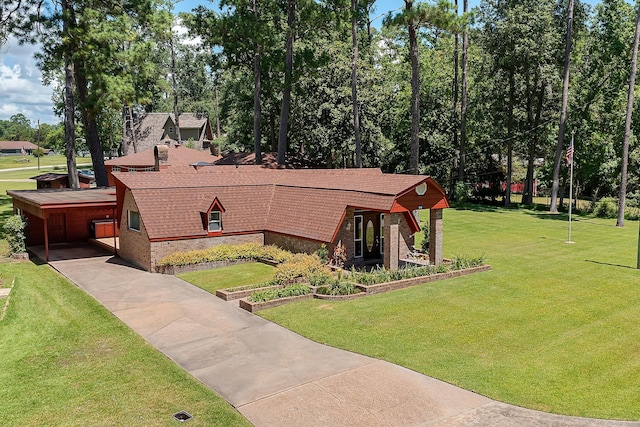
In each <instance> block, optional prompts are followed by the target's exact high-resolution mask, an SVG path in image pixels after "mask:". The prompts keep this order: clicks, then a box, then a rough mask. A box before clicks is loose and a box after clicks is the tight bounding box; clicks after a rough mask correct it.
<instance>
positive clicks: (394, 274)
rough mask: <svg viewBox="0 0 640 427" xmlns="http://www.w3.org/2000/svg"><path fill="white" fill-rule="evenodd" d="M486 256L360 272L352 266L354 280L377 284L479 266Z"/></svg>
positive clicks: (459, 257)
mask: <svg viewBox="0 0 640 427" xmlns="http://www.w3.org/2000/svg"><path fill="white" fill-rule="evenodd" d="M484 261H485V257H484V256H480V257H475V258H474V257H466V256H457V257H455V258H454V259H453V260H451V263H450V264H445V263H441V264H439V265H437V266H433V265H426V266H423V267H415V266H405V267H402V268H399V269H397V270H394V271H389V270H386V269H385V268H384V267H380V266H378V267H376V269H374V270H371V271H370V272H360V271H356V270H355V269H353V268H352V270H351V272H352V280H353V281H354V282H356V283H360V284H362V285H367V286H369V285H376V284H378V283H386V282H394V281H396V280H403V279H413V278H415V277H422V276H430V275H432V274H437V273H446V272H448V271H455V270H463V269H465V268H471V267H478V266H481V265H483V264H484Z"/></svg>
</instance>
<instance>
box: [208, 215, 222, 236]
mask: <svg viewBox="0 0 640 427" xmlns="http://www.w3.org/2000/svg"><path fill="white" fill-rule="evenodd" d="M209 231H212V232H215V231H222V214H221V213H220V211H211V212H209Z"/></svg>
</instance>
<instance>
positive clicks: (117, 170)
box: [111, 166, 120, 172]
mask: <svg viewBox="0 0 640 427" xmlns="http://www.w3.org/2000/svg"><path fill="white" fill-rule="evenodd" d="M111 172H120V166H114V167H112V168H111Z"/></svg>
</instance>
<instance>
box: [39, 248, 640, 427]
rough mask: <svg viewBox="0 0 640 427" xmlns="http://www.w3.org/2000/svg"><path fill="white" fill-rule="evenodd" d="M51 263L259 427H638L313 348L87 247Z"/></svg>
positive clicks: (60, 253)
mask: <svg viewBox="0 0 640 427" xmlns="http://www.w3.org/2000/svg"><path fill="white" fill-rule="evenodd" d="M50 260H51V261H50V264H51V265H52V266H53V267H54V268H55V269H56V270H58V271H59V272H60V273H62V274H63V275H64V276H66V277H68V278H69V279H70V280H71V281H72V282H74V283H75V284H76V285H78V286H79V287H80V288H82V289H84V290H85V291H86V292H87V293H89V294H90V295H92V296H93V297H94V298H95V299H96V300H97V301H98V302H100V303H101V304H102V305H104V306H105V307H106V308H107V309H109V310H110V311H111V312H112V313H113V314H114V315H116V316H117V317H118V318H120V319H121V320H122V321H123V322H125V323H126V324H127V325H129V326H130V327H131V328H132V329H133V330H134V331H136V332H137V333H138V334H140V335H141V336H142V337H144V339H146V340H147V341H148V342H149V343H150V344H152V345H153V346H155V347H156V348H158V349H159V350H160V351H161V352H163V353H164V354H165V355H167V356H168V357H169V358H171V359H172V360H173V361H174V362H175V363H177V364H178V365H180V366H181V367H183V368H184V369H185V370H187V371H188V372H189V373H191V374H192V375H193V376H194V377H196V378H197V379H199V380H200V381H202V382H203V383H204V384H206V385H207V386H209V387H210V388H211V389H213V390H214V391H216V392H217V393H219V394H220V395H221V396H222V397H224V398H225V399H226V400H227V401H229V402H230V403H231V404H232V405H233V406H234V407H236V408H237V409H238V411H240V412H241V413H242V414H243V415H244V416H245V417H246V418H247V419H248V420H249V421H251V422H252V423H253V424H255V425H256V426H279V427H280V426H305V427H308V426H370V427H373V426H518V427H528V426H640V423H631V422H612V421H605V420H593V419H585V418H575V417H564V416H558V415H552V414H547V413H542V412H537V411H531V410H528V409H522V408H518V407H515V406H511V405H507V404H503V403H499V402H496V401H492V400H490V399H488V398H486V397H483V396H480V395H477V394H475V393H472V392H469V391H466V390H462V389H460V388H458V387H454V386H452V385H450V384H447V383H444V382H442V381H438V380H436V379H433V378H429V377H427V376H424V375H421V374H418V373H416V372H413V371H410V370H408V369H405V368H402V367H399V366H397V365H393V364H391V363H388V362H384V361H380V360H376V359H371V358H369V357H365V356H361V355H358V354H354V353H350V352H347V351H343V350H339V349H336V348H333V347H329V346H326V345H322V344H318V343H315V342H312V341H310V340H308V339H306V338H303V337H301V336H300V335H297V334H295V333H293V332H291V331H289V330H287V329H285V328H282V327H280V326H277V325H275V324H273V323H270V322H268V321H266V320H264V319H262V318H260V317H257V316H255V315H252V314H250V313H248V312H246V311H244V310H242V309H240V308H238V307H237V306H235V305H232V304H230V303H227V302H224V301H222V300H221V299H219V298H217V297H215V296H213V295H211V294H209V293H208V292H205V291H203V290H201V289H199V288H197V287H195V286H192V285H190V284H188V283H186V282H184V281H182V280H180V279H178V278H176V277H173V276H167V275H161V274H151V273H148V272H145V271H141V270H138V269H136V268H133V267H131V266H130V265H128V264H127V263H126V262H124V261H122V260H121V259H120V258H117V257H113V256H111V255H106V254H105V253H104V252H101V250H100V249H97V248H93V247H91V246H84V245H83V246H79V247H63V248H60V249H55V248H54V249H52V250H51V251H50ZM195 415H197V414H195Z"/></svg>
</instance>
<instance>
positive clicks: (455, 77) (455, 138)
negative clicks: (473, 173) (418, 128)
mask: <svg viewBox="0 0 640 427" xmlns="http://www.w3.org/2000/svg"><path fill="white" fill-rule="evenodd" d="M454 6H455V8H456V14H458V0H455V2H454ZM459 44H460V34H458V32H456V33H455V34H454V35H453V88H452V92H453V97H452V98H453V111H452V114H451V121H452V123H453V126H451V129H452V130H453V134H452V137H453V147H454V148H457V149H458V153H460V146H459V145H458V130H459V129H458V68H459V64H458V56H459V54H458V50H459ZM458 164H459V163H458V159H456V158H455V157H454V158H453V165H452V167H451V179H450V181H451V182H450V186H449V194H450V195H453V194H454V191H455V188H456V179H455V176H454V174H455V172H454V171H455V170H456V169H457V167H456V166H457V165H458Z"/></svg>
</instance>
